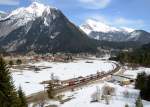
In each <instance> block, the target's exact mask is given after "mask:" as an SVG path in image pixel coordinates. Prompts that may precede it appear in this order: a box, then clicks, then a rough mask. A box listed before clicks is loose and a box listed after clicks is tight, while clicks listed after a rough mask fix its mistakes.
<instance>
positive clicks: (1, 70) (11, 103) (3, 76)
mask: <svg viewBox="0 0 150 107" xmlns="http://www.w3.org/2000/svg"><path fill="white" fill-rule="evenodd" d="M0 104H1V107H19V106H18V104H19V99H18V97H17V92H16V90H15V87H14V84H13V80H12V77H11V73H10V72H9V69H8V67H7V64H6V63H5V61H4V60H3V58H2V57H0Z"/></svg>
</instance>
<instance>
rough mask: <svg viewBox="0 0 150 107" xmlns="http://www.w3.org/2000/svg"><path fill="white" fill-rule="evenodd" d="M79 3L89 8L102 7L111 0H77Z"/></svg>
mask: <svg viewBox="0 0 150 107" xmlns="http://www.w3.org/2000/svg"><path fill="white" fill-rule="evenodd" d="M78 1H79V2H80V3H81V5H82V6H83V7H85V8H89V9H103V8H106V7H107V6H108V5H109V4H110V2H111V0H78Z"/></svg>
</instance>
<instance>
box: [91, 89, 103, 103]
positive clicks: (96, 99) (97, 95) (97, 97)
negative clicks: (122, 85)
mask: <svg viewBox="0 0 150 107" xmlns="http://www.w3.org/2000/svg"><path fill="white" fill-rule="evenodd" d="M91 98H92V101H91V102H99V101H100V99H101V98H100V88H99V87H96V92H94V93H93V94H92V96H91Z"/></svg>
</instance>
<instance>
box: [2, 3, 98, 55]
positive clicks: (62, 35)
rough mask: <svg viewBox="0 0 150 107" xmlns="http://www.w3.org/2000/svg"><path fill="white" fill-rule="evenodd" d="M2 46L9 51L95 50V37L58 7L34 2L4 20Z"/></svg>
mask: <svg viewBox="0 0 150 107" xmlns="http://www.w3.org/2000/svg"><path fill="white" fill-rule="evenodd" d="M0 46H2V48H4V49H5V50H6V51H8V52H23V53H27V52H30V51H34V52H42V53H43V52H60V51H63V52H95V51H96V50H97V49H96V46H95V43H94V42H93V40H91V39H90V38H88V37H87V35H86V34H85V33H84V32H83V31H81V30H80V29H79V28H78V27H76V26H75V25H74V24H73V23H71V22H70V21H69V20H68V19H67V18H66V17H65V16H64V15H63V13H62V12H61V11H60V10H58V9H57V8H54V7H50V6H45V5H43V4H39V3H36V2H34V3H33V4H31V5H30V6H29V7H26V8H19V9H17V10H14V11H12V12H11V13H10V14H9V15H8V16H7V17H5V18H3V19H1V20H0Z"/></svg>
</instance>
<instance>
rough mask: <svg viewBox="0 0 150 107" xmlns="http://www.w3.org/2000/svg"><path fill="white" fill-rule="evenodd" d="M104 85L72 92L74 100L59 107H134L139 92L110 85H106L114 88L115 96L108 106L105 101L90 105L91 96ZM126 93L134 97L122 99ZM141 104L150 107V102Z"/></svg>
mask: <svg viewBox="0 0 150 107" xmlns="http://www.w3.org/2000/svg"><path fill="white" fill-rule="evenodd" d="M105 84H106V83H102V84H97V85H91V86H89V87H86V88H83V89H81V90H78V91H75V92H73V94H74V97H75V99H72V100H71V101H69V102H66V103H65V104H63V105H60V107H124V106H125V104H128V105H129V107H134V103H135V99H136V97H137V96H138V93H139V91H138V90H134V89H130V88H128V87H121V86H119V85H114V84H110V83H107V84H108V85H110V86H112V87H114V88H115V90H116V95H115V96H114V97H112V98H111V99H110V103H109V105H107V104H106V103H105V101H100V102H96V103H91V99H92V98H91V96H92V94H93V93H94V92H95V91H96V87H97V86H98V87H100V89H101V87H102V86H103V85H105ZM126 91H128V92H129V93H130V94H133V95H135V96H133V97H131V98H130V97H128V98H126V97H124V95H123V93H124V92H126ZM143 103H144V107H150V102H146V101H143Z"/></svg>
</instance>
